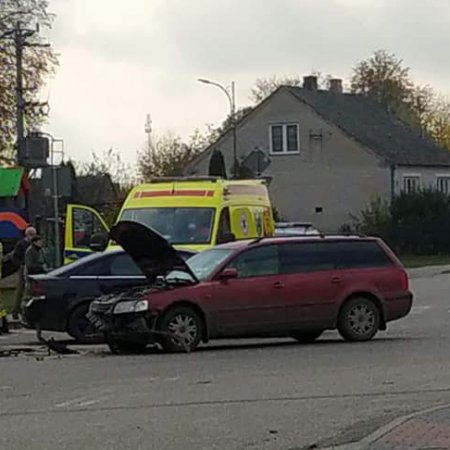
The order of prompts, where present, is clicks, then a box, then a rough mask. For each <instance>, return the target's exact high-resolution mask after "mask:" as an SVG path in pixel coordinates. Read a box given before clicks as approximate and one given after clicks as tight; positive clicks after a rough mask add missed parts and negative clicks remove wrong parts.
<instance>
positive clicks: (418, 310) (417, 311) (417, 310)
mask: <svg viewBox="0 0 450 450" xmlns="http://www.w3.org/2000/svg"><path fill="white" fill-rule="evenodd" d="M429 309H431V306H429V305H423V306H413V308H412V310H411V314H422V313H423V312H424V311H428V310H429Z"/></svg>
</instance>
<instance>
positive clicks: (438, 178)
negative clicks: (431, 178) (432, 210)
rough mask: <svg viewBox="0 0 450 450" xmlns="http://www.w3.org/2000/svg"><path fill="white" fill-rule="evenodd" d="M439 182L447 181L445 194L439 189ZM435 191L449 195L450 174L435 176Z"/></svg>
mask: <svg viewBox="0 0 450 450" xmlns="http://www.w3.org/2000/svg"><path fill="white" fill-rule="evenodd" d="M441 180H446V181H447V192H444V191H443V190H441V189H439V181H441ZM436 190H437V191H439V192H442V193H443V194H447V195H450V174H436Z"/></svg>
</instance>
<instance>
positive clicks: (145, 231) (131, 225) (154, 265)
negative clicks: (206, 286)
mask: <svg viewBox="0 0 450 450" xmlns="http://www.w3.org/2000/svg"><path fill="white" fill-rule="evenodd" d="M109 235H110V237H111V239H113V240H114V241H115V242H116V243H117V244H119V245H120V246H121V247H122V248H123V249H124V250H125V251H126V252H127V253H128V254H129V255H130V256H131V258H133V261H134V262H135V263H136V264H137V265H138V267H139V268H140V269H141V271H142V273H143V274H144V275H145V276H146V277H147V278H148V279H149V280H150V281H154V280H155V278H156V277H158V276H164V275H167V274H168V273H169V272H171V271H172V270H181V271H183V272H186V273H188V274H189V275H191V276H192V279H193V280H194V281H196V282H197V281H198V280H197V277H196V276H195V275H194V273H193V272H192V270H191V269H190V268H189V266H188V265H187V264H186V262H185V261H184V260H183V258H182V257H181V256H180V255H179V254H178V252H177V251H176V250H175V249H174V248H173V247H172V246H171V245H170V244H169V242H168V241H167V240H166V239H164V237H163V236H161V235H160V234H159V233H158V232H156V231H155V230H153V229H151V228H150V227H148V226H146V225H144V224H142V223H140V222H135V221H132V220H123V221H120V222H118V223H117V224H116V225H114V226H113V227H112V228H111V231H110V232H109Z"/></svg>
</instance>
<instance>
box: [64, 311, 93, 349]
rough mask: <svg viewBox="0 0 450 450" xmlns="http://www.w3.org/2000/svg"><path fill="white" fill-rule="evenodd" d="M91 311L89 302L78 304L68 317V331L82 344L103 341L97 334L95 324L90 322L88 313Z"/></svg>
mask: <svg viewBox="0 0 450 450" xmlns="http://www.w3.org/2000/svg"><path fill="white" fill-rule="evenodd" d="M88 311H89V303H83V304H81V305H79V306H76V307H75V308H74V309H73V311H72V312H71V313H70V315H69V318H68V319H67V328H66V331H67V333H68V334H69V335H70V336H72V337H73V338H74V339H75V340H76V341H77V342H79V343H81V344H92V343H96V342H98V341H101V338H100V336H99V335H96V334H95V328H94V326H93V325H92V324H91V323H90V322H89V319H88V318H87V317H86V314H87V313H88Z"/></svg>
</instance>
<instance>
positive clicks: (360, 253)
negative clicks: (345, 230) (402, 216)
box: [333, 241, 393, 269]
mask: <svg viewBox="0 0 450 450" xmlns="http://www.w3.org/2000/svg"><path fill="white" fill-rule="evenodd" d="M333 246H334V247H335V248H336V259H337V267H338V268H339V269H363V268H368V267H388V266H392V264H393V263H392V261H391V260H390V258H389V257H388V255H387V254H386V253H385V252H384V250H383V249H382V248H381V247H380V246H379V245H378V244H377V243H376V242H367V241H362V242H336V243H334V244H333Z"/></svg>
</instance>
